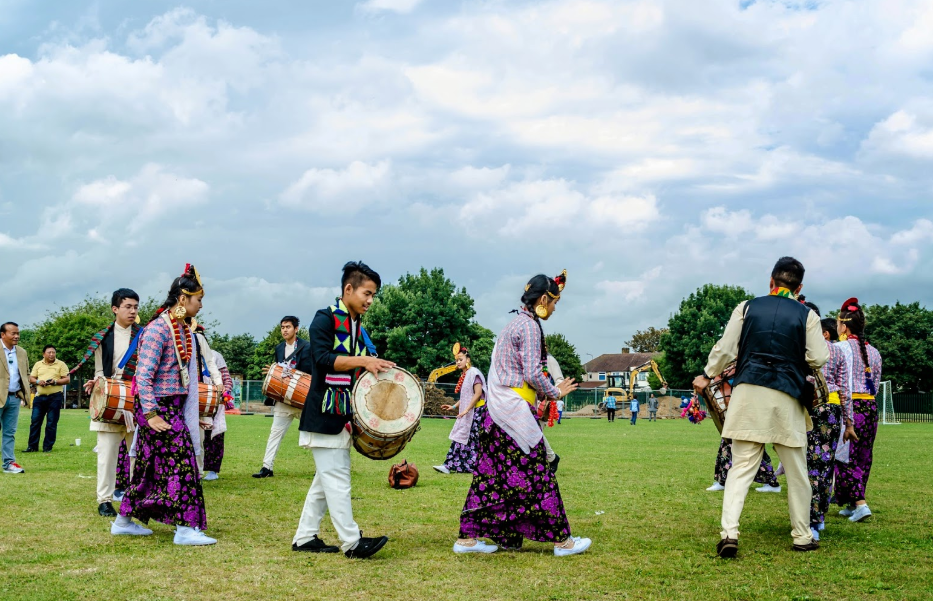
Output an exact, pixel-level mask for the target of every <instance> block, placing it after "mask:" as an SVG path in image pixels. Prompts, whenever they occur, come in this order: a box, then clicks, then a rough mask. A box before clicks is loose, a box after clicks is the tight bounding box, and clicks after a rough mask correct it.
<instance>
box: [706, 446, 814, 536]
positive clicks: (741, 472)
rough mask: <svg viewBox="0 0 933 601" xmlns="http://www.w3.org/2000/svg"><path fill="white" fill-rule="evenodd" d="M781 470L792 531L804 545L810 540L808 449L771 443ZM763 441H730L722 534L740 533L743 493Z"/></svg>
mask: <svg viewBox="0 0 933 601" xmlns="http://www.w3.org/2000/svg"><path fill="white" fill-rule="evenodd" d="M773 446H774V450H775V451H777V454H778V457H780V458H781V463H783V464H784V474H785V475H786V476H787V504H788V509H789V510H790V523H791V526H792V528H793V529H792V531H791V535H792V536H793V537H794V544H798V545H806V544H808V543H809V542H810V541H812V540H813V535H812V534H811V533H810V500H811V498H812V495H813V492H812V489H811V488H810V480H809V479H808V478H807V451H806V448H805V447H785V446H784V445H780V444H774V445H773ZM764 451H765V445H764V444H762V443H760V442H750V441H747V440H733V441H732V467H731V468H729V475H728V476H727V477H726V490H725V491H724V492H723V499H722V532H721V533H720V535H721V536H722V538H735V539H738V537H739V518H740V517H742V508H743V507H745V496H746V495H747V494H748V489H749V487H751V485H752V482H753V481H754V480H755V474H756V473H758V467H759V466H760V465H761V457H762V455H763V453H764Z"/></svg>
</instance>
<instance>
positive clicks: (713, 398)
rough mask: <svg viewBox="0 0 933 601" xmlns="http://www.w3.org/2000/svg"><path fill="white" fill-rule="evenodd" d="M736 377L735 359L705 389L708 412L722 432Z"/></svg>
mask: <svg viewBox="0 0 933 601" xmlns="http://www.w3.org/2000/svg"><path fill="white" fill-rule="evenodd" d="M734 377H735V361H733V362H732V363H730V364H729V365H727V366H726V369H724V370H723V372H722V373H721V374H719V375H718V376H716V377H715V378H713V381H712V382H710V383H709V386H707V387H706V388H705V389H704V390H703V399H704V400H705V401H706V413H707V415H709V417H710V418H712V420H713V423H714V424H716V429H717V430H719V432H720V434H721V433H722V425H723V423H725V421H726V409H727V408H728V407H729V399H731V398H732V378H734Z"/></svg>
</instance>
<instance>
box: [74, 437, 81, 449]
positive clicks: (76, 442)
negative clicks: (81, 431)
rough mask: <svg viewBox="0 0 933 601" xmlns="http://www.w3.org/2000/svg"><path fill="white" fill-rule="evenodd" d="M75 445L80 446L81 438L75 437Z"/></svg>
mask: <svg viewBox="0 0 933 601" xmlns="http://www.w3.org/2000/svg"><path fill="white" fill-rule="evenodd" d="M75 446H76V447H80V446H81V439H80V438H75Z"/></svg>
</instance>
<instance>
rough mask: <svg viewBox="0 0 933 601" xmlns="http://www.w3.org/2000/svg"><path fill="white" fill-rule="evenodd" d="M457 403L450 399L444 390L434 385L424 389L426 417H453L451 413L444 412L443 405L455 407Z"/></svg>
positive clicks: (428, 385)
mask: <svg viewBox="0 0 933 601" xmlns="http://www.w3.org/2000/svg"><path fill="white" fill-rule="evenodd" d="M456 402H457V401H456V400H455V399H452V398H450V397H449V396H447V394H446V393H445V392H444V390H443V389H442V388H438V387H437V386H435V385H434V384H427V385H426V386H425V387H424V414H425V415H447V416H450V415H453V413H452V412H450V411H443V410H442V409H441V405H453V404H454V403H456Z"/></svg>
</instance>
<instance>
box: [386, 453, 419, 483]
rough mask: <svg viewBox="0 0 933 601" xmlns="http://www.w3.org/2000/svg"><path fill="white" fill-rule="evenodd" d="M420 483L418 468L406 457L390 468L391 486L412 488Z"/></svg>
mask: <svg viewBox="0 0 933 601" xmlns="http://www.w3.org/2000/svg"><path fill="white" fill-rule="evenodd" d="M415 484H418V468H417V467H415V464H414V463H408V460H407V459H405V460H404V461H402V462H401V463H396V464H395V465H393V466H392V467H391V468H390V469H389V486H391V487H392V488H395V489H399V490H400V489H403V488H411V487H412V486H414V485H415Z"/></svg>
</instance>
